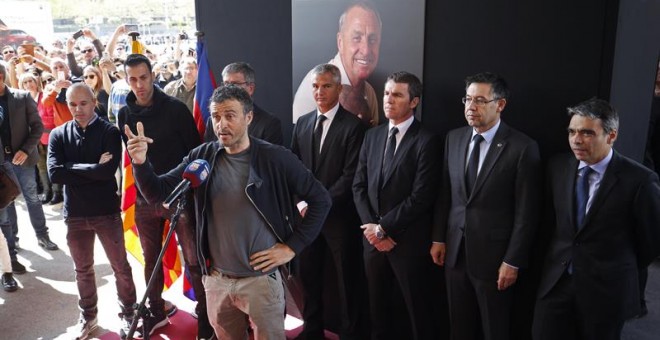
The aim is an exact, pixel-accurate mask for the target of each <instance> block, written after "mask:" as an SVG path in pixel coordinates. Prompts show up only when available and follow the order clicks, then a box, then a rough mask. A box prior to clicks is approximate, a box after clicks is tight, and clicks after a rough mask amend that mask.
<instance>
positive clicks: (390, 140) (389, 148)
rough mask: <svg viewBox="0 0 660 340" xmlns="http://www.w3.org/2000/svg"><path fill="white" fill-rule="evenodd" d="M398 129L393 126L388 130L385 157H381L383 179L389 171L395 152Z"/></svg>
mask: <svg viewBox="0 0 660 340" xmlns="http://www.w3.org/2000/svg"><path fill="white" fill-rule="evenodd" d="M397 133H399V129H398V128H397V127H396V126H395V127H393V128H391V129H390V133H389V137H387V144H385V156H384V157H383V168H382V171H383V172H382V175H383V177H384V176H385V175H386V174H387V173H388V172H389V171H390V168H391V167H392V161H393V160H394V151H396V134H397Z"/></svg>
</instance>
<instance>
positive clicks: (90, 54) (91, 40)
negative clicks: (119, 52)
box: [66, 28, 103, 77]
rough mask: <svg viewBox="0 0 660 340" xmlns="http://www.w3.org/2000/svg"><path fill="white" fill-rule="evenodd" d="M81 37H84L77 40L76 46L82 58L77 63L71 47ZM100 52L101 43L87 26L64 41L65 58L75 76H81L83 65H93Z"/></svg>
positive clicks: (101, 49) (101, 50)
mask: <svg viewBox="0 0 660 340" xmlns="http://www.w3.org/2000/svg"><path fill="white" fill-rule="evenodd" d="M81 37H85V38H86V39H83V40H80V42H78V48H79V49H80V55H81V58H82V63H80V64H78V61H77V60H76V56H75V54H74V51H73V49H74V46H75V44H76V40H77V39H79V38H81ZM101 53H103V43H101V41H100V40H99V39H98V38H97V37H96V34H94V32H92V31H91V30H90V29H89V28H83V29H81V30H79V31H78V32H76V33H74V34H73V36H72V37H71V38H69V39H68V40H67V41H66V59H67V62H68V64H69V69H71V74H73V75H74V76H76V77H81V76H82V74H83V69H84V68H85V66H87V65H93V64H94V61H98V59H99V56H100V55H101Z"/></svg>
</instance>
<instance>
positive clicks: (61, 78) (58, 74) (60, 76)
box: [57, 71, 66, 80]
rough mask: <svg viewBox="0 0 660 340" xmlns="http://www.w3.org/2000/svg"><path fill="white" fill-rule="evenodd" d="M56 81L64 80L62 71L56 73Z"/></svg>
mask: <svg viewBox="0 0 660 340" xmlns="http://www.w3.org/2000/svg"><path fill="white" fill-rule="evenodd" d="M57 79H58V80H66V76H65V75H64V71H57Z"/></svg>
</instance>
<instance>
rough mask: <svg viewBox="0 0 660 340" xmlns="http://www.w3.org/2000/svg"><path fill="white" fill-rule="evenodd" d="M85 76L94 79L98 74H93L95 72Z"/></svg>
mask: <svg viewBox="0 0 660 340" xmlns="http://www.w3.org/2000/svg"><path fill="white" fill-rule="evenodd" d="M83 78H85V79H94V78H96V76H95V75H93V74H88V75H86V76H83Z"/></svg>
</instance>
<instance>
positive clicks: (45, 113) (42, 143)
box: [18, 72, 62, 204]
mask: <svg viewBox="0 0 660 340" xmlns="http://www.w3.org/2000/svg"><path fill="white" fill-rule="evenodd" d="M42 80H43V81H42ZM53 80H55V77H53V75H52V74H50V73H48V72H43V73H42V77H39V76H38V75H37V73H36V72H34V73H33V72H25V73H23V74H21V75H20V76H19V78H18V81H19V82H18V85H19V88H20V89H22V90H25V91H28V92H30V95H31V96H32V98H33V99H34V100H35V101H36V102H37V110H38V111H39V116H40V117H41V121H42V123H43V124H44V131H43V133H42V134H41V139H40V140H39V144H37V150H38V151H39V162H38V163H37V169H39V181H40V182H41V185H42V186H43V193H42V194H41V203H43V204H46V203H49V202H51V201H52V200H53V196H54V194H55V192H57V195H58V196H61V195H62V192H61V190H60V189H59V188H53V185H52V184H51V183H50V179H49V178H48V170H47V169H46V155H47V153H48V138H49V137H50V131H51V130H52V129H54V128H55V122H54V117H53V108H52V107H46V106H44V105H43V103H42V99H43V96H44V93H43V87H44V85H46V84H48V83H49V82H52V81H53ZM57 200H59V197H58V198H57V199H56V200H55V201H57ZM55 203H58V202H55Z"/></svg>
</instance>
